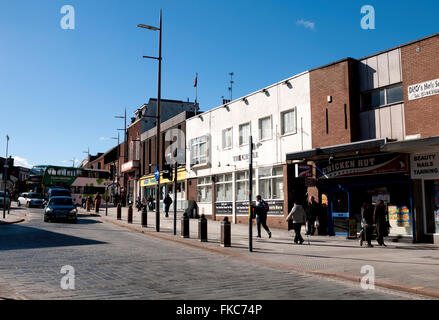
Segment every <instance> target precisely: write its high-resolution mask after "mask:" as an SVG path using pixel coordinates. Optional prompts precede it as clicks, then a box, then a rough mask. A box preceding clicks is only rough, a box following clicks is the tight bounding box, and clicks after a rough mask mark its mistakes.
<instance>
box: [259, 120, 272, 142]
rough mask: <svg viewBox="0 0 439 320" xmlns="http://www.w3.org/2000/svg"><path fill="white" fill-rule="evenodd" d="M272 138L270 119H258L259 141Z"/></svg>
mask: <svg viewBox="0 0 439 320" xmlns="http://www.w3.org/2000/svg"><path fill="white" fill-rule="evenodd" d="M271 138H272V126H271V117H266V118H262V119H259V140H268V139H271Z"/></svg>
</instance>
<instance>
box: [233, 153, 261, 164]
mask: <svg viewBox="0 0 439 320" xmlns="http://www.w3.org/2000/svg"><path fill="white" fill-rule="evenodd" d="M257 157H258V153H257V152H256V151H253V159H255V158H257ZM244 160H248V153H244V154H240V155H237V156H234V157H233V161H235V162H238V161H244Z"/></svg>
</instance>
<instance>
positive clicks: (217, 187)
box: [186, 72, 312, 225]
mask: <svg viewBox="0 0 439 320" xmlns="http://www.w3.org/2000/svg"><path fill="white" fill-rule="evenodd" d="M250 135H251V136H252V139H253V144H254V146H255V148H254V150H253V169H254V174H253V200H254V199H255V197H256V195H258V194H260V195H261V196H262V198H263V199H264V200H266V201H267V202H268V203H269V205H270V211H269V213H268V222H269V224H270V222H271V224H272V225H273V224H275V225H285V219H284V216H285V214H286V212H287V210H288V201H287V194H286V184H287V181H288V178H289V177H288V173H287V172H289V171H288V170H287V165H286V154H287V153H289V152H293V151H300V150H308V149H310V148H311V146H312V143H311V106H310V77H309V73H308V72H304V73H301V74H299V75H296V76H293V77H291V78H289V79H286V80H284V81H281V82H279V83H276V84H274V85H271V86H268V87H266V88H264V89H261V90H259V91H256V92H254V93H252V94H249V95H247V96H245V97H242V98H239V99H236V100H234V101H231V102H229V103H227V104H225V105H222V106H219V107H217V108H214V109H212V110H210V111H207V112H205V113H202V114H200V115H198V116H195V117H192V118H190V119H188V120H187V121H186V144H187V145H186V152H187V154H186V159H187V161H186V170H187V189H188V200H195V201H197V204H198V207H199V214H200V215H201V214H205V215H206V216H211V218H213V219H216V220H222V219H223V218H224V216H228V217H229V219H231V220H232V221H233V222H234V223H240V222H244V223H245V222H247V220H248V213H249V211H248V198H249V197H248V172H249V161H248V155H249V136H250Z"/></svg>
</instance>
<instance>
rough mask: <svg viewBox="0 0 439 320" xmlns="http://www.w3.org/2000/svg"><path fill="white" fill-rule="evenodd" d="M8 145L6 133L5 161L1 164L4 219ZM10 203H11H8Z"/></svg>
mask: <svg viewBox="0 0 439 320" xmlns="http://www.w3.org/2000/svg"><path fill="white" fill-rule="evenodd" d="M8 146H9V136H8V135H6V157H5V163H4V165H3V168H4V171H3V182H4V186H5V188H4V190H3V191H4V193H3V219H5V216H6V177H7V175H8V167H9V166H8ZM9 205H11V204H9Z"/></svg>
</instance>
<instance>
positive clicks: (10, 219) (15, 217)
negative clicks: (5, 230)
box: [0, 202, 27, 225]
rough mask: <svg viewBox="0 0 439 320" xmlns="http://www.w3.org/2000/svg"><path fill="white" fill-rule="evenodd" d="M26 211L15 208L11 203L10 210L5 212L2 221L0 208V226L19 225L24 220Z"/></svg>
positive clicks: (13, 203)
mask: <svg viewBox="0 0 439 320" xmlns="http://www.w3.org/2000/svg"><path fill="white" fill-rule="evenodd" d="M26 215H27V210H26V209H25V208H23V207H17V206H16V204H15V202H12V205H11V209H10V210H9V211H8V210H6V212H5V218H4V219H3V208H0V225H3V224H11V223H19V222H23V221H24V220H25V219H26Z"/></svg>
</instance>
